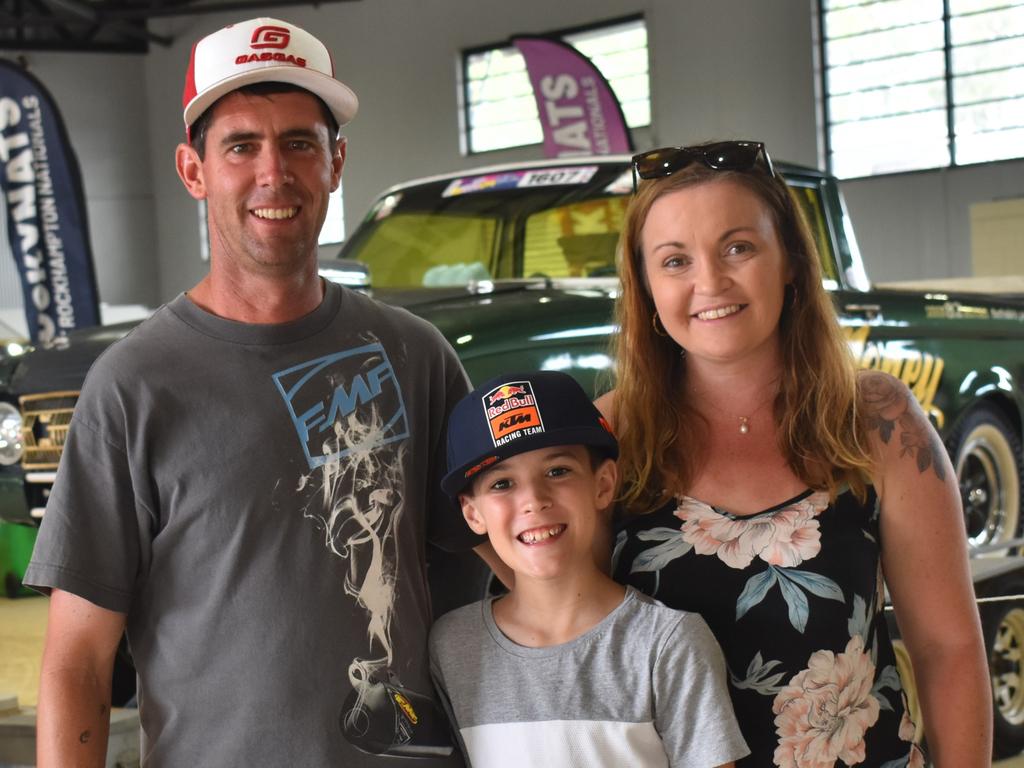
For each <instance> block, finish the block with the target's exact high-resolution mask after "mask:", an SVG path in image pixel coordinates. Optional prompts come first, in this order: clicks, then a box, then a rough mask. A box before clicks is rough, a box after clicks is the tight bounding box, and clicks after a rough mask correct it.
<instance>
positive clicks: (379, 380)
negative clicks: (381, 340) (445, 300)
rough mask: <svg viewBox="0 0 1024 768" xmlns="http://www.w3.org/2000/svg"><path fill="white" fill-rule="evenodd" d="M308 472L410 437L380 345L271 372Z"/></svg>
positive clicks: (398, 393)
mask: <svg viewBox="0 0 1024 768" xmlns="http://www.w3.org/2000/svg"><path fill="white" fill-rule="evenodd" d="M274 384H275V385H276V386H277V389H278V391H279V392H280V393H281V397H283V398H284V401H285V403H286V404H287V406H288V412H289V414H290V416H291V419H292V424H294V426H295V431H296V433H297V434H298V436H299V442H300V443H301V444H302V449H303V451H304V452H305V454H306V459H307V461H308V462H309V468H310V469H316V468H317V467H321V466H323V465H324V464H327V463H328V462H331V461H337V460H338V459H341V458H343V457H345V456H347V455H348V454H350V453H352V452H353V451H360V452H364V451H369V450H373V449H375V448H378V447H380V446H382V445H386V444H388V443H392V442H395V441H396V440H403V439H405V438H406V437H408V436H409V424H408V421H407V418H406V411H405V403H404V401H403V399H402V391H401V389H400V388H399V386H398V379H397V378H396V376H395V371H394V368H392V367H391V361H390V360H388V356H387V353H386V352H385V351H384V347H383V346H382V345H381V344H377V343H375V344H367V345H366V346H362V347H356V348H355V349H349V350H346V351H344V352H338V353H336V354H333V355H327V356H326V357H321V358H318V359H316V360H310V361H309V362H307V363H301V364H299V365H296V366H293V367H291V368H288V369H286V370H283V371H278V372H277V373H275V374H274Z"/></svg>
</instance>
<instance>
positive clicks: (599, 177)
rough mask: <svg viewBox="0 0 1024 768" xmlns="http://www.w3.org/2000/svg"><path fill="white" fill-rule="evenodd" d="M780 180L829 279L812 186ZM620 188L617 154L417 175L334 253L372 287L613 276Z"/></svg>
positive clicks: (624, 192)
mask: <svg viewBox="0 0 1024 768" xmlns="http://www.w3.org/2000/svg"><path fill="white" fill-rule="evenodd" d="M787 180H788V182H789V184H790V190H791V192H792V193H793V196H794V199H795V200H796V202H797V204H798V206H799V207H800V209H801V211H802V212H803V214H804V217H805V218H806V220H807V223H808V225H809V226H810V230H811V233H812V235H813V236H814V239H815V241H816V243H817V245H818V250H819V253H820V255H821V263H822V274H823V277H824V278H825V279H826V280H831V281H833V282H835V281H837V280H838V275H837V274H836V270H835V256H836V254H834V253H833V252H832V244H831V238H830V237H829V234H828V223H827V219H826V216H825V212H824V206H823V203H822V200H821V189H820V185H819V184H818V182H817V181H815V180H814V179H807V178H804V179H801V178H799V177H793V176H788V178H787ZM630 192H632V177H631V175H630V171H629V166H628V165H627V164H626V163H625V162H614V163H612V162H605V163H602V164H597V163H595V164H593V165H576V166H568V167H562V168H552V167H538V168H527V169H522V170H512V171H505V172H500V173H481V174H477V175H468V176H465V177H460V178H445V179H440V180H436V181H425V182H423V183H420V184H414V185H410V186H408V187H405V188H402V189H399V190H396V191H392V192H389V193H386V194H384V195H382V196H381V197H380V198H379V199H378V200H377V201H376V202H375V203H374V205H373V207H372V208H371V209H370V212H369V213H368V214H367V216H366V218H365V219H364V220H363V222H362V224H361V225H360V226H359V227H358V229H356V231H355V232H354V233H353V235H352V237H351V238H350V239H349V240H348V242H347V243H345V245H344V247H343V248H342V249H341V252H340V253H339V254H338V255H339V258H341V259H353V260H356V261H359V262H362V263H363V264H365V265H366V268H367V269H368V270H369V280H370V285H372V286H373V287H375V288H421V287H430V286H453V285H454V286H460V285H469V284H470V283H475V282H481V281H488V280H517V279H524V278H552V279H556V278H585V277H614V276H615V249H616V245H617V243H618V238H619V231H620V230H621V228H622V223H623V220H624V217H625V212H626V205H627V204H628V202H629V195H630Z"/></svg>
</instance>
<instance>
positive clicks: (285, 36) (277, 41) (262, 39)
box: [250, 27, 292, 48]
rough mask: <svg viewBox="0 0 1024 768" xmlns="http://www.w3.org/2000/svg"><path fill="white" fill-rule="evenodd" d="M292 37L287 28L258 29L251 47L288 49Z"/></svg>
mask: <svg viewBox="0 0 1024 768" xmlns="http://www.w3.org/2000/svg"><path fill="white" fill-rule="evenodd" d="M291 37H292V35H291V32H289V31H288V28H287V27H256V29H254V30H253V33H252V42H251V43H250V45H251V47H253V48H287V47H288V43H289V41H290V40H291Z"/></svg>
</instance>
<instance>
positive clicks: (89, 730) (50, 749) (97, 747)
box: [36, 589, 125, 768]
mask: <svg viewBox="0 0 1024 768" xmlns="http://www.w3.org/2000/svg"><path fill="white" fill-rule="evenodd" d="M124 627H125V615H124V614H123V613H117V612H115V611H108V610H106V609H105V608H100V607H99V606H97V605H94V604H93V603H90V602H89V601H88V600H86V599H84V598H81V597H78V596H77V595H74V594H71V593H70V592H64V591H62V590H58V589H55V590H53V593H52V594H51V595H50V609H49V619H48V623H47V628H46V644H45V646H44V648H43V665H42V676H41V679H40V681H39V708H38V713H39V714H38V724H37V741H36V760H37V762H38V764H39V768H69V767H70V766H74V767H75V768H78V767H79V766H80V767H81V768H92V767H93V766H103V765H104V764H105V762H106V756H107V736H108V733H109V731H110V681H111V677H112V675H113V670H114V656H115V654H116V653H117V646H118V643H119V642H120V640H121V634H122V633H123V632H124Z"/></svg>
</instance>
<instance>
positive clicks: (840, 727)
mask: <svg viewBox="0 0 1024 768" xmlns="http://www.w3.org/2000/svg"><path fill="white" fill-rule="evenodd" d="M874 677H875V665H874V664H872V663H871V658H870V657H869V656H868V654H866V653H865V652H864V641H863V639H862V638H861V637H860V635H855V636H854V637H852V638H850V642H849V643H847V644H846V650H845V651H843V652H842V653H838V654H836V653H833V652H832V651H816V652H815V653H814V654H812V655H811V658H810V659H809V660H808V664H807V669H805V670H803V671H802V672H799V673H798V674H797V675H796V676H795V677H794V678H793V679H792V680H790V681H789V684H788V685H786V686H785V687H784V688H783V689H782V691H781V692H780V693H779V694H778V695H777V696H776V697H775V701H774V703H773V704H772V711H773V712H774V713H775V715H776V717H775V732H776V733H777V734H778V736H779V746H778V747H777V748H776V749H775V761H774V762H775V765H777V766H780V767H781V768H832V767H833V766H834V765H836V763H837V761H838V760H842V761H843V763H844V764H845V765H856V764H857V763H862V762H863V761H864V734H865V732H867V730H868V728H870V727H871V726H872V725H874V724H875V722H876V721H877V720H878V712H879V706H878V701H877V700H876V699H875V697H874V696H873V695H872V693H871V686H872V684H873V682H874Z"/></svg>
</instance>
